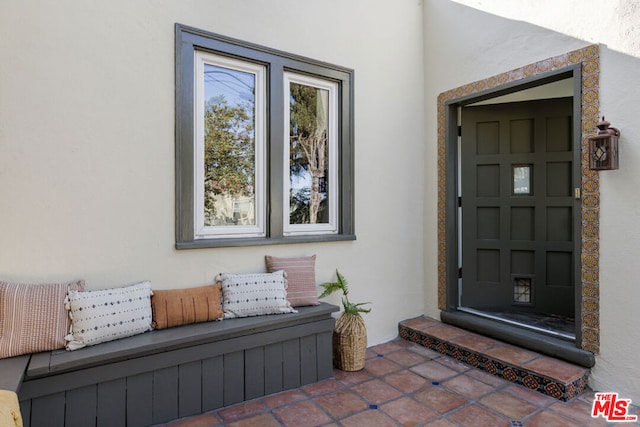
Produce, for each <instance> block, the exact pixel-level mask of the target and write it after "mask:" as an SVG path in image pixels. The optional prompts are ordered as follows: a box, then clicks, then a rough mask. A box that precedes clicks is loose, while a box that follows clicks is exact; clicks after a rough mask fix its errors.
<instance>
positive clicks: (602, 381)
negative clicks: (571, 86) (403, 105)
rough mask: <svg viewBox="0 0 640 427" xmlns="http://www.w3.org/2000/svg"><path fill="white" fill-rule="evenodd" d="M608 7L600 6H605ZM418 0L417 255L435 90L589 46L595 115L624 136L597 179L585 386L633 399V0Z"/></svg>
mask: <svg viewBox="0 0 640 427" xmlns="http://www.w3.org/2000/svg"><path fill="white" fill-rule="evenodd" d="M605 3H606V2H605ZM605 3H603V2H598V1H595V0H588V1H584V0H560V1H558V0H554V1H550V0H546V1H540V0H535V1H534V0H520V1H517V2H514V1H510V0H492V1H481V0H459V1H456V2H454V1H450V0H426V2H425V14H424V17H425V18H424V20H425V22H424V26H425V63H426V67H425V70H426V74H425V78H426V80H425V90H426V107H425V108H426V141H427V146H426V153H425V154H426V157H425V158H426V164H425V171H427V172H426V177H425V178H426V181H425V182H426V189H425V195H426V208H425V236H426V237H425V240H426V247H425V254H426V258H427V259H433V258H434V257H435V254H436V249H437V236H436V207H435V203H429V201H430V200H432V201H435V200H436V199H437V193H436V135H437V129H436V99H437V96H438V94H439V93H441V92H444V91H446V90H449V89H453V88H456V87H458V86H462V85H464V84H466V83H471V82H473V81H476V80H482V79H485V78H488V77H491V76H494V75H497V74H500V73H502V72H505V71H509V70H512V69H515V68H518V67H521V66H524V65H527V64H530V63H533V62H536V61H540V60H543V59H546V58H549V57H552V56H555V55H558V54H563V53H566V52H569V51H571V50H574V49H579V48H582V47H585V46H587V45H590V44H594V43H602V44H604V46H602V48H601V67H600V68H601V80H600V82H601V85H600V99H601V113H602V114H604V115H605V116H606V117H607V119H608V120H610V121H611V122H612V123H613V124H612V125H613V126H616V127H618V128H620V129H621V131H622V138H621V142H620V144H621V148H620V150H621V161H620V170H618V171H606V172H601V173H600V191H601V199H600V202H601V212H600V213H601V216H600V322H601V323H600V326H601V331H600V332H601V352H600V354H599V355H598V356H597V363H596V366H595V368H594V369H593V370H592V377H591V381H590V385H591V386H592V388H594V389H596V390H601V391H616V392H618V393H620V394H621V395H622V396H623V397H625V398H629V399H632V400H633V401H634V402H635V403H638V402H640V384H639V382H638V379H639V378H640V365H638V363H637V360H638V356H637V355H638V354H640V341H638V339H637V330H638V327H639V326H640V320H639V318H638V314H637V305H638V302H640V286H639V284H638V280H639V279H638V278H639V277H640V264H639V263H638V262H637V257H638V237H640V226H639V224H640V221H639V219H640V197H639V196H638V193H637V188H638V187H639V186H640V169H639V168H637V167H635V165H636V164H637V163H638V162H639V161H640V143H639V141H640V122H639V121H638V117H640V102H639V100H640V85H639V84H638V81H637V79H638V70H640V6H638V4H637V2H634V1H632V0H620V1H617V2H611V4H608V3H606V4H605ZM434 267H435V263H432V264H431V265H429V266H428V268H426V269H425V279H426V280H425V283H426V284H427V285H426V287H427V288H426V294H425V298H426V300H425V301H426V303H425V306H426V308H427V314H430V315H432V316H437V315H438V310H437V304H436V301H435V300H434V298H433V296H435V295H437V272H436V270H435V268H434Z"/></svg>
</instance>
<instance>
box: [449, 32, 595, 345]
mask: <svg viewBox="0 0 640 427" xmlns="http://www.w3.org/2000/svg"><path fill="white" fill-rule="evenodd" d="M577 64H580V65H581V77H582V78H581V86H582V90H581V93H582V100H581V111H582V117H581V123H582V139H581V141H582V152H581V159H582V161H581V169H582V183H581V199H582V230H581V233H580V234H581V236H582V241H581V254H580V255H581V258H580V261H581V276H582V277H581V278H580V284H581V296H580V301H581V318H580V322H579V324H580V329H581V330H580V331H579V332H580V334H579V336H581V341H580V343H581V348H582V349H583V350H586V351H590V352H593V353H598V351H599V348H600V317H599V306H600V304H599V301H600V284H599V240H598V238H599V228H600V223H599V216H600V186H599V177H598V173H597V172H596V171H592V170H590V169H589V162H588V157H587V149H586V147H587V143H588V136H589V135H590V134H593V132H594V129H595V128H596V124H597V123H598V120H599V109H600V99H599V85H600V48H599V46H598V45H591V46H587V47H585V48H583V49H579V50H575V51H572V52H569V53H566V54H563V55H558V56H555V57H552V58H548V59H545V60H543V61H539V62H536V63H533V64H529V65H526V66H524V67H521V68H517V69H515V70H511V71H508V72H505V73H502V74H499V75H496V76H493V77H489V78H488V79H484V80H480V81H477V82H474V83H470V84H467V85H464V86H461V87H458V88H455V89H452V90H449V91H447V92H443V93H441V94H440V95H439V96H438V307H439V308H440V310H446V309H447V308H448V307H449V306H450V304H449V302H448V301H447V254H448V248H447V172H448V171H447V159H446V155H447V114H446V112H447V104H448V103H451V102H452V101H455V100H456V99H459V98H463V97H469V96H473V95H476V94H480V93H481V92H483V91H488V90H492V89H496V88H499V87H501V86H503V85H508V84H511V85H513V84H514V83H515V84H517V82H518V81H521V80H523V79H528V78H531V77H535V76H540V75H542V74H544V73H548V72H550V71H556V70H561V69H563V68H567V67H571V66H573V65H577Z"/></svg>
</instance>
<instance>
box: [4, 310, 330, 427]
mask: <svg viewBox="0 0 640 427" xmlns="http://www.w3.org/2000/svg"><path fill="white" fill-rule="evenodd" d="M338 310H339V308H338V307H336V306H334V305H331V304H326V303H322V304H321V305H319V306H312V307H299V308H298V313H293V314H279V315H269V316H258V317H248V318H241V319H227V320H223V321H218V322H207V323H198V324H193V325H186V326H180V327H176V328H169V329H163V330H156V331H151V332H147V333H144V334H141V335H137V336H134V337H129V338H124V339H120V340H116V341H111V342H107V343H103V344H99V345H96V346H93V347H87V348H83V349H80V350H76V351H72V352H68V351H65V350H56V351H51V352H43V353H37V354H33V355H30V356H29V355H27V356H18V357H14V358H10V359H2V360H0V372H2V374H0V386H4V387H5V388H7V389H11V387H14V388H13V390H14V391H16V392H17V393H18V397H19V400H20V409H21V412H22V417H23V420H24V425H25V426H76V425H78V426H93V425H103V424H108V425H122V426H124V425H126V426H148V425H151V424H158V423H165V422H167V421H171V420H174V419H177V418H181V417H185V416H188V415H194V414H200V413H203V412H207V411H211V410H214V409H217V408H220V407H223V406H227V405H232V404H235V403H239V402H242V401H245V400H250V399H254V398H257V397H261V396H264V395H267V394H271V393H275V392H279V391H282V390H287V389H291V388H296V387H300V386H302V385H305V384H310V383H314V382H317V381H320V380H323V379H326V378H330V377H331V376H332V375H333V363H332V331H333V328H334V324H335V322H334V319H333V317H332V316H331V313H333V312H335V311H338Z"/></svg>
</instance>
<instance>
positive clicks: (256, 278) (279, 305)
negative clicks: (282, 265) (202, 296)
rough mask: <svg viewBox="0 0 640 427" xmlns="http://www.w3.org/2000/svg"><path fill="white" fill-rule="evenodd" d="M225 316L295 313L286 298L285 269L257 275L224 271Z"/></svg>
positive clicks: (221, 281)
mask: <svg viewBox="0 0 640 427" xmlns="http://www.w3.org/2000/svg"><path fill="white" fill-rule="evenodd" d="M216 280H217V281H218V282H220V283H221V284H222V310H223V311H224V318H225V319H228V318H234V317H248V316H260V315H263V314H280V313H296V310H294V309H293V308H292V307H291V304H289V301H287V291H286V286H287V285H286V280H285V276H284V271H276V272H275V273H258V274H230V273H222V274H219V275H218V277H217V278H216Z"/></svg>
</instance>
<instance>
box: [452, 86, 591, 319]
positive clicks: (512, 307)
mask: <svg viewBox="0 0 640 427" xmlns="http://www.w3.org/2000/svg"><path fill="white" fill-rule="evenodd" d="M571 123H572V99H571V98H561V99H552V100H541V101H527V102H518V103H509V104H498V105H488V106H476V107H463V108H462V150H461V171H462V173H461V177H462V184H461V188H462V239H461V243H462V292H461V297H460V302H461V305H462V306H463V307H468V308H475V309H480V310H487V311H499V312H537V313H545V314H557V315H563V316H573V315H574V286H575V277H574V271H575V269H574V266H575V254H574V242H573V235H574V233H573V231H574V229H575V226H576V225H575V224H574V222H575V221H576V220H577V219H576V218H577V217H576V212H579V206H578V201H576V199H575V198H574V197H573V188H574V186H575V187H579V184H576V183H574V182H573V180H572V177H573V167H574V165H573V152H572V146H573V144H572V126H571Z"/></svg>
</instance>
